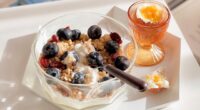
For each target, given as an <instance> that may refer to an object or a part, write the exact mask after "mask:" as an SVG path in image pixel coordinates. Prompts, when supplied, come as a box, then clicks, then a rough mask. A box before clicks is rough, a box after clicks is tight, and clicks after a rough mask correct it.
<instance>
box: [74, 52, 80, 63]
mask: <svg viewBox="0 0 200 110" xmlns="http://www.w3.org/2000/svg"><path fill="white" fill-rule="evenodd" d="M73 55H74V58H75V59H76V62H78V61H79V56H78V54H77V53H76V52H73Z"/></svg>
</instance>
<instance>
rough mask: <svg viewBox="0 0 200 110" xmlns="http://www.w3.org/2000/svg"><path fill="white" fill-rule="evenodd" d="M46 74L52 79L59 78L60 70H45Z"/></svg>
mask: <svg viewBox="0 0 200 110" xmlns="http://www.w3.org/2000/svg"><path fill="white" fill-rule="evenodd" d="M46 72H47V74H49V75H51V76H53V77H56V78H60V70H59V69H57V68H47V69H46Z"/></svg>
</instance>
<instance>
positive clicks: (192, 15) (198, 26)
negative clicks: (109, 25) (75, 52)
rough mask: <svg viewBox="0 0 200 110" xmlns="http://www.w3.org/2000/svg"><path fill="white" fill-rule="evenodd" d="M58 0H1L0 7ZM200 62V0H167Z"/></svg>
mask: <svg viewBox="0 0 200 110" xmlns="http://www.w3.org/2000/svg"><path fill="white" fill-rule="evenodd" d="M53 1H56V0H0V8H5V7H13V6H20V5H30V4H35V3H43V2H53ZM165 1H166V3H167V4H168V6H169V8H170V9H171V11H172V14H173V16H174V17H175V19H176V21H177V23H178V24H179V26H180V28H181V30H182V32H183V34H184V36H185V38H186V40H187V42H188V44H189V45H190V48H191V49H192V51H193V54H194V56H195V58H196V59H197V61H198V63H199V64H200V48H199V47H200V13H199V12H198V11H199V10H200V0H165ZM183 51H184V50H183Z"/></svg>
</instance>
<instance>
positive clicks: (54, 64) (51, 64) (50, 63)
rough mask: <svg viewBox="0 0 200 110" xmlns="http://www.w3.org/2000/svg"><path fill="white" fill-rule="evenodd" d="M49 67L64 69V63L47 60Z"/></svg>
mask: <svg viewBox="0 0 200 110" xmlns="http://www.w3.org/2000/svg"><path fill="white" fill-rule="evenodd" d="M49 67H50V68H60V69H66V65H64V64H62V63H61V62H59V61H56V60H53V59H52V60H49Z"/></svg>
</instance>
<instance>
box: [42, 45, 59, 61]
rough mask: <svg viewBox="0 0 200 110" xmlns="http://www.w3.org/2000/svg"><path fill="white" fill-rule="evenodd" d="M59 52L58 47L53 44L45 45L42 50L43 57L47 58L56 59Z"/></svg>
mask: <svg viewBox="0 0 200 110" xmlns="http://www.w3.org/2000/svg"><path fill="white" fill-rule="evenodd" d="M58 50H59V48H58V45H57V44H56V43H52V42H49V43H47V44H45V45H44V47H43V48H42V52H43V55H44V56H45V57H46V58H52V57H55V56H56V55H57V54H58Z"/></svg>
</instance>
